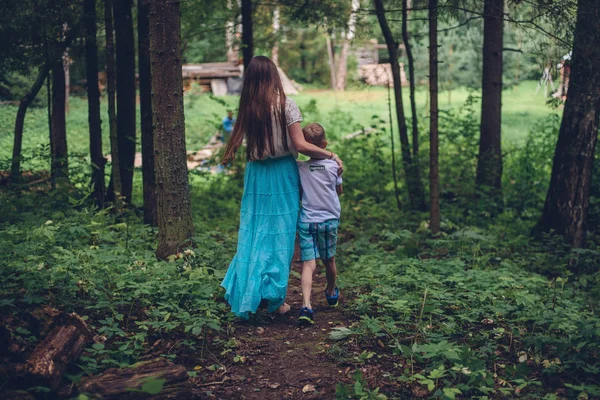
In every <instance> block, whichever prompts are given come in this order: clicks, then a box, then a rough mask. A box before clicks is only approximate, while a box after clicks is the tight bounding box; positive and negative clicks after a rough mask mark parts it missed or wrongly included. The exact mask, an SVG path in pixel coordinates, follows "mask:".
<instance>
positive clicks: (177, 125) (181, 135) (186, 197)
mask: <svg viewBox="0 0 600 400" xmlns="http://www.w3.org/2000/svg"><path fill="white" fill-rule="evenodd" d="M180 21H181V15H180V9H179V1H177V0H152V2H151V3H150V61H151V66H152V93H153V96H152V110H153V120H152V121H153V123H154V127H155V134H154V150H155V156H156V159H155V162H156V194H157V211H158V248H157V250H156V255H157V257H159V258H163V259H164V258H166V257H168V256H169V255H172V254H175V253H177V252H178V251H179V249H180V248H181V247H182V246H184V245H186V243H187V241H188V239H189V238H190V237H191V236H192V235H193V234H194V224H193V221H192V209H191V200H190V193H189V185H188V171H187V162H186V151H185V121H184V113H183V84H182V77H181V34H180V30H181V25H180ZM244 61H245V60H244Z"/></svg>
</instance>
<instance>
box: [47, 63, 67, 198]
mask: <svg viewBox="0 0 600 400" xmlns="http://www.w3.org/2000/svg"><path fill="white" fill-rule="evenodd" d="M50 155H51V164H50V179H51V181H52V186H53V187H54V186H56V184H57V183H58V184H60V183H64V182H65V181H67V180H68V179H69V159H68V151H67V122H66V115H65V69H64V67H63V60H62V57H61V56H60V55H59V56H58V57H55V60H54V61H53V63H52V131H51V132H50Z"/></svg>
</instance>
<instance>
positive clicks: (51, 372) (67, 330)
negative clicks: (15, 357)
mask: <svg viewBox="0 0 600 400" xmlns="http://www.w3.org/2000/svg"><path fill="white" fill-rule="evenodd" d="M91 340H92V333H91V332H90V330H89V329H88V327H87V325H86V323H85V322H84V321H83V320H82V319H81V317H79V316H78V315H77V314H65V313H61V314H60V315H58V316H56V318H55V319H54V322H53V327H52V328H51V329H50V332H49V333H48V335H47V336H46V337H45V338H44V340H43V341H42V342H40V343H39V344H38V345H37V347H36V348H35V350H34V351H33V353H31V356H30V357H29V358H28V360H27V362H26V365H25V373H26V376H27V379H28V380H29V381H30V382H35V383H36V384H38V385H44V386H49V387H51V388H52V389H56V388H57V387H58V386H59V384H60V382H61V380H62V375H63V373H64V372H65V369H66V367H67V366H68V365H69V364H70V363H71V362H72V361H74V360H76V359H77V358H78V357H79V355H80V354H81V352H82V351H83V349H84V348H85V346H86V345H87V344H88V343H89V342H90V341H91Z"/></svg>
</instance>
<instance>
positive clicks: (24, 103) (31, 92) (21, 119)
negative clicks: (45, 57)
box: [10, 62, 50, 181]
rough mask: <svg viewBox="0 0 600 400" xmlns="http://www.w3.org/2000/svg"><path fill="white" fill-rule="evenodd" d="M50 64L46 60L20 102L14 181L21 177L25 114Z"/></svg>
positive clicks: (16, 128) (38, 90) (15, 142)
mask: <svg viewBox="0 0 600 400" xmlns="http://www.w3.org/2000/svg"><path fill="white" fill-rule="evenodd" d="M49 71H50V65H49V64H48V63H47V62H45V63H44V64H43V65H42V66H41V67H40V71H39V72H38V76H37V78H36V80H35V82H34V83H33V86H31V89H29V91H28V92H27V93H26V94H25V96H23V98H22V99H21V101H20V102H19V109H18V110H17V119H16V120H15V139H14V145H13V155H12V161H11V168H10V177H11V180H12V181H16V180H18V179H19V178H20V177H21V149H22V146H23V125H24V124H25V114H26V113H27V108H28V107H29V105H31V102H32V101H33V100H34V99H35V97H36V96H37V94H38V93H39V92H40V89H41V88H42V86H43V85H44V80H45V79H46V77H47V76H48V72H49Z"/></svg>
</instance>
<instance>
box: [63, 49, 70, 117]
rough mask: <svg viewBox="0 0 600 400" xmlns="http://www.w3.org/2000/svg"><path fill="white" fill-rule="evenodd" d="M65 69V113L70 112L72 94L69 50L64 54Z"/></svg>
mask: <svg viewBox="0 0 600 400" xmlns="http://www.w3.org/2000/svg"><path fill="white" fill-rule="evenodd" d="M63 68H64V70H65V112H66V113H68V112H69V95H70V94H71V59H70V58H69V49H66V50H65V51H64V53H63Z"/></svg>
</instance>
